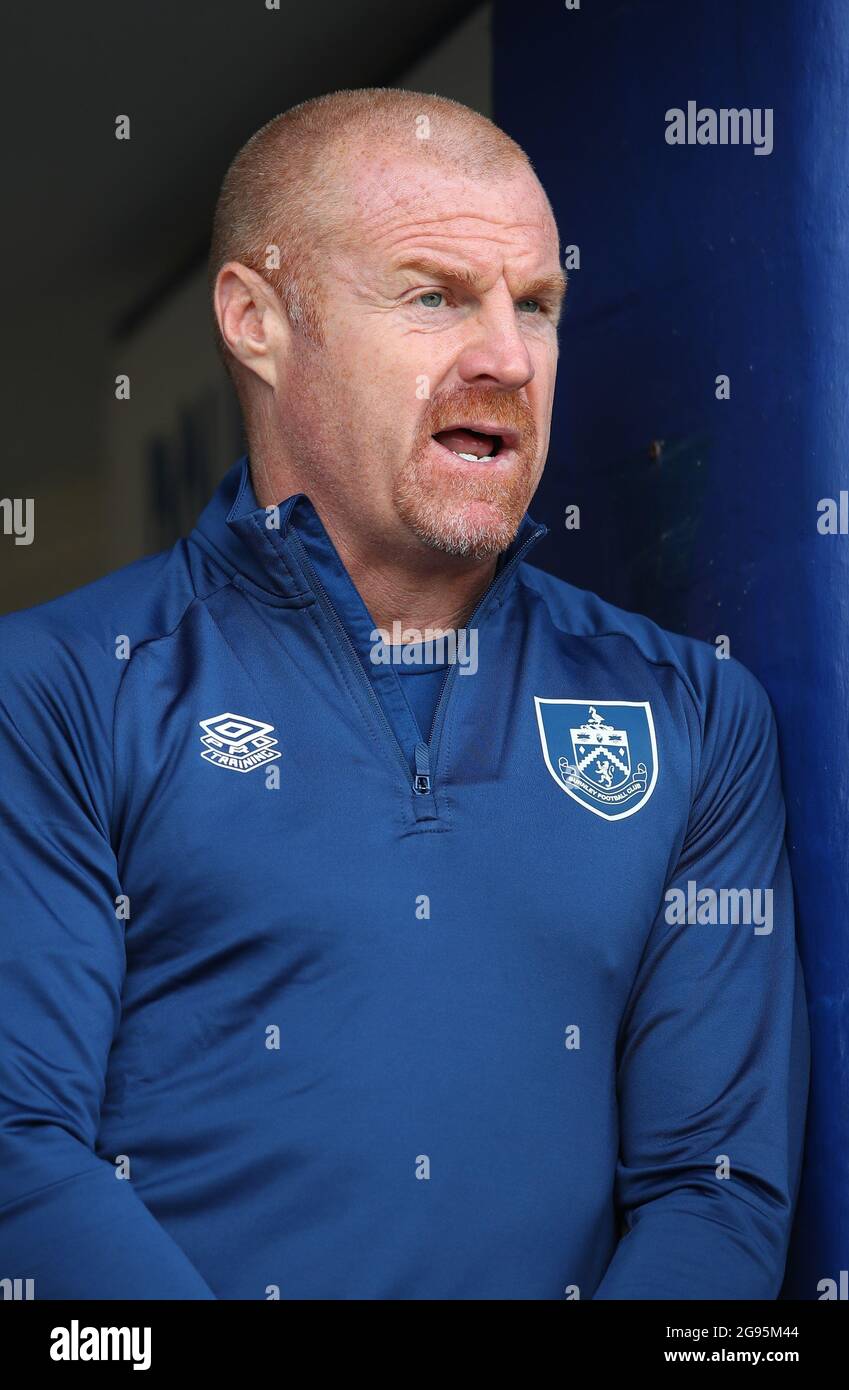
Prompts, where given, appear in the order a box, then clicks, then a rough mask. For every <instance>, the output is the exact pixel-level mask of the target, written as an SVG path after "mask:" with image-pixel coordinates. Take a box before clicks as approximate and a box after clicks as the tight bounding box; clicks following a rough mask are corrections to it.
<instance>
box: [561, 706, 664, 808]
mask: <svg viewBox="0 0 849 1390" xmlns="http://www.w3.org/2000/svg"><path fill="white" fill-rule="evenodd" d="M534 705H535V707H536V712H537V725H538V727H539V738H540V743H541V744H542V752H543V757H544V758H545V765H546V767H547V768H548V770H549V772H550V773H551V775H552V777H553V778H554V780H555V782H556V783H557V785H558V787H559V788H560V790H561V791H562V792H565V793H566V795H567V796H571V798H572V800H573V801H577V803H578V805H579V806H583V808H584V810H585V811H592V813H593V815H594V816H601V818H602V820H624V819H625V817H626V816H634V815H636V813H637V812H638V811H642V809H643V807H644V806H645V804H646V802H647V801H648V799H649V797H650V796H651V794H652V792H653V791H654V788H655V783H656V782H657V774H658V772H659V771H660V761H659V759H658V756H657V739H656V738H655V735H654V718H653V716H652V712H651V705H650V703H649V701H648V700H548V699H546V698H545V697H544V696H542V695H535V696H534ZM543 705H586V706H590V705H595V706H598V705H601V706H602V707H603V708H608V709H609V708H616V707H617V706H618V707H619V708H620V709H621V708H624V709H644V710H645V711H646V715H647V717H648V726H649V736H650V738H651V750H652V757H653V759H654V773H653V774H652V779H651V785H650V786H649V788H648V790H647V791H646V792H645V794H644V795H643V797H642V799H641V800H640V801H638V803H637V805H636V806H632V807H631V808H630V810H628V811H618V812H617V813H616V815H609V814H608V812H607V811H599V810H598V809H597V808H596V807H595V806H590V805H589V803H588V802H586V801H584V800H583V799H582V798H581V797H580V796H577V795H576V794H575V792H574V791H573V790H572V788H571V787H566V786H564V785H563V783H562V782H561V780H560V778H559V777H558V775H557V773H556V772H555V771H554V768H553V767H552V766H551V759H550V758H549V756H548V742H547V740H546V737H545V725H544V724H543V720H542V708H541V707H542V706H543Z"/></svg>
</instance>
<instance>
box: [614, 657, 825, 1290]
mask: <svg viewBox="0 0 849 1390" xmlns="http://www.w3.org/2000/svg"><path fill="white" fill-rule="evenodd" d="M712 660H715V658H712ZM720 665H722V666H726V669H725V670H724V671H722V672H721V674H720V673H719V672H717V675H716V677H715V681H716V684H715V686H714V690H713V696H712V698H711V699H710V700H708V701H707V702H706V705H707V709H706V713H705V715H704V731H703V736H702V755H701V759H700V768H699V772H698V774H697V783H699V784H700V785H698V786H697V791H696V795H695V797H694V799H693V802H692V806H691V813H690V817H689V822H688V827H687V832H686V836H685V839H684V843H683V846H682V849H681V853H680V856H679V859H678V863H677V865H676V867H675V870H674V873H673V875H672V877H671V879H670V881H669V883H668V885H667V891H666V892H665V893H664V899H663V902H662V904H661V906H660V908H659V910H658V913H657V916H656V918H655V920H654V922H653V924H652V927H651V930H650V933H649V936H648V939H647V942H646V946H645V949H644V951H643V955H642V959H641V961H640V964H639V967H638V971H637V975H636V978H635V981H634V985H633V988H632V990H631V993H630V996H629V999H628V1002H627V1005H626V1009H625V1012H624V1015H623V1019H622V1023H621V1027H620V1033H619V1039H618V1046H617V1093H618V1106H619V1120H620V1143H619V1160H618V1163H617V1169H616V1202H617V1207H618V1209H619V1214H620V1216H621V1218H622V1223H623V1227H624V1233H623V1235H622V1237H621V1239H620V1241H619V1243H618V1245H617V1247H616V1250H615V1251H614V1254H613V1258H612V1259H611V1261H610V1264H609V1265H608V1267H607V1270H606V1272H605V1274H604V1276H603V1278H602V1280H601V1282H600V1284H599V1286H598V1288H597V1289H596V1291H595V1294H594V1295H593V1297H594V1298H596V1299H775V1298H777V1297H778V1293H779V1290H780V1288H781V1283H782V1279H783V1274H784V1267H785V1262H786V1255H787V1244H788V1240H789V1234H790V1227H791V1220H792V1215H793V1208H794V1205H795V1201H796V1196H797V1192H798V1183H799V1174H800V1167H801V1152H802V1144H803V1134H804V1125H805V1111H806V1105H807V1094H808V1070H809V1049H810V1041H809V1028H808V1013H807V1005H806V1000H805V993H804V983H803V978H802V973H801V967H800V963H799V957H798V953H797V948H796V940H795V926H794V909H793V888H792V883H791V878H790V871H789V866H788V861H787V851H786V848H785V844H784V823H785V814H784V802H783V799H782V792H781V783H780V773H779V762H778V747H777V738H776V731H775V721H774V718H773V713H772V708H771V706H770V703H769V700H768V698H767V695H766V692H765V691H764V689H763V687H762V686H761V684H760V682H758V681H757V680H756V678H755V677H754V676H753V675H752V674H751V673H750V672H749V671H748V670H747V669H746V668H745V667H744V666H741V665H740V663H738V662H728V663H720ZM729 667H733V669H728V668H729ZM704 890H708V891H707V892H705V891H704ZM722 890H728V891H727V893H726V894H725V895H724V896H723V892H722ZM741 890H742V891H741ZM746 890H750V897H749V898H747V894H746ZM756 890H761V891H760V892H758V891H756ZM712 895H713V896H712ZM682 900H683V901H682ZM723 901H724V904H725V905H724V907H723ZM735 903H736V904H737V907H736V912H735V907H734V904H735ZM747 903H748V904H749V905H748V906H747ZM735 915H736V918H737V919H738V920H736V921H735ZM688 917H689V918H691V919H692V918H695V920H689V921H688V920H687V918H688Z"/></svg>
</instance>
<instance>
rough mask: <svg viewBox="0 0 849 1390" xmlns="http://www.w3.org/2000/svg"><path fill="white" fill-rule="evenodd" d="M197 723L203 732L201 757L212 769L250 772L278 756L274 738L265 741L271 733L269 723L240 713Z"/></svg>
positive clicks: (271, 727)
mask: <svg viewBox="0 0 849 1390" xmlns="http://www.w3.org/2000/svg"><path fill="white" fill-rule="evenodd" d="M199 722H200V727H201V728H202V729H203V731H204V736H203V738H202V739H201V743H202V744H204V745H205V747H204V751H203V752H202V753H201V757H202V758H206V761H207V762H208V763H214V764H215V766H216V767H229V768H230V770H231V771H232V772H253V770H254V768H255V767H262V765H263V763H270V762H273V760H274V759H275V758H279V757H280V754H279V753H278V752H276V751H275V750H276V745H277V739H276V738H269V734H273V733H274V725H273V724H261V723H260V722H259V720H258V719H246V718H245V716H244V715H242V714H216V715H214V716H213V718H212V719H201V720H200V721H199Z"/></svg>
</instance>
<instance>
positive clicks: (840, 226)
mask: <svg viewBox="0 0 849 1390" xmlns="http://www.w3.org/2000/svg"><path fill="white" fill-rule="evenodd" d="M493 46H494V90H495V119H496V121H497V122H498V124H500V125H502V126H503V127H504V128H505V129H506V130H507V131H509V133H510V134H511V135H513V136H514V138H515V139H517V140H518V141H519V143H520V144H521V145H522V146H523V147H524V148H525V149H526V150H527V152H528V154H529V155H530V157H531V159H532V160H533V162H534V165H535V167H536V169H537V172H538V174H539V176H540V178H541V180H542V182H543V184H544V186H545V188H546V190H547V192H548V195H549V197H550V199H551V201H552V204H553V206H554V211H555V215H556V217H557V220H558V224H559V227H560V233H561V242H562V245H563V246H564V247H565V246H567V245H569V244H576V245H577V246H578V247H579V248H580V254H581V268H580V270H574V271H572V272H570V281H571V284H570V289H569V294H568V296H567V303H568V308H567V311H566V315H565V318H564V322H563V329H562V335H561V356H560V367H559V377H558V393H557V403H556V408H555V420H554V426H553V430H552V444H551V452H550V455H549V462H548V467H547V470H546V475H545V477H544V479H543V483H542V485H541V488H540V491H539V492H538V494H537V497H536V500H535V502H534V505H533V507H532V508H531V510H532V512H533V514H534V515H535V516H538V517H539V518H540V519H541V520H544V521H546V522H548V524H549V525H550V526H551V527H552V534H551V536H550V537H549V538H547V539H546V541H545V542H544V543H543V544H544V546H546V547H547V549H546V550H545V551H544V553H543V546H540V548H539V550H538V552H537V557H538V558H535V563H539V564H541V565H544V566H545V567H546V568H548V569H551V570H553V571H554V572H556V573H558V574H561V575H563V576H564V577H565V578H567V579H569V580H570V581H571V582H572V583H575V584H578V585H579V586H581V587H583V588H589V589H593V590H595V591H596V592H597V593H599V594H601V595H602V596H603V597H605V598H608V599H610V600H612V601H613V602H614V603H618V604H620V605H621V606H623V607H625V608H631V609H636V610H638V611H641V612H644V613H647V614H649V615H650V616H651V617H653V618H654V619H655V620H656V621H658V622H660V623H661V624H662V625H663V626H665V627H668V628H672V629H673V630H675V631H679V632H687V633H691V634H693V635H694V636H697V637H701V638H704V639H705V640H707V641H709V642H714V641H715V639H716V638H717V636H718V635H719V634H722V633H724V634H727V635H728V636H729V638H730V641H731V652H732V654H733V655H734V656H736V657H738V658H739V660H741V661H742V662H744V663H745V664H746V665H747V666H749V667H750V668H751V669H752V670H753V671H754V672H755V673H756V674H757V675H758V676H759V678H760V679H761V680H762V681H763V683H764V685H765V686H766V688H767V690H768V692H769V694H770V696H771V698H772V701H773V706H774V708H775V711H776V716H777V719H778V725H779V732H780V740H781V754H782V765H783V769H784V784H785V795H786V800H787V812H788V834H787V838H788V845H789V847H790V854H791V864H792V869H793V878H794V883H795V888H796V900H797V920H798V934H799V946H800V952H801V955H802V961H803V967H804V972H805V979H806V984H807V991H808V999H809V1008H810V1014H811V1028H812V1045H813V1075H812V1090H811V1101H810V1106H809V1125H808V1140H807V1157H806V1164H805V1170H804V1174H803V1180H802V1189H801V1193H800V1199H799V1209H798V1215H797V1221H796V1229H795V1232H794V1237H793V1241H792V1243H791V1254H790V1259H789V1262H788V1271H787V1280H786V1283H785V1290H784V1293H785V1296H789V1297H794V1298H806V1299H810V1298H817V1297H818V1296H819V1295H818V1292H817V1283H818V1281H819V1280H820V1279H823V1278H827V1277H830V1278H834V1279H837V1278H838V1276H839V1271H840V1270H841V1269H846V1268H849V809H847V808H849V536H847V535H821V534H819V532H818V530H817V522H818V520H819V517H820V513H819V512H818V510H817V504H818V503H819V501H820V499H822V498H826V497H830V498H834V499H838V498H839V494H840V491H841V490H845V489H847V488H849V170H848V169H847V166H849V4H846V3H845V0H843V3H840V0H820V3H817V4H816V5H814V4H806V3H800V0H796V3H792V4H791V3H785V0H769V3H759V0H748V3H746V0H710V2H709V0H688V3H687V4H681V3H680V0H654V2H653V0H642V3H640V0H636V2H635V3H621V0H616V2H614V0H583V3H582V8H581V9H580V10H577V11H570V10H567V9H566V8H565V6H564V5H563V4H562V3H558V0H527V2H526V3H522V4H516V3H515V0H496V5H495V13H494V29H493ZM689 100H694V101H696V102H698V104H699V106H700V107H713V108H715V109H719V108H721V107H737V108H740V107H750V108H754V107H760V108H766V107H771V108H773V111H774V118H773V124H774V133H773V140H774V148H773V152H772V153H771V154H769V155H756V154H755V153H754V149H753V147H751V146H744V145H739V146H736V147H735V146H731V145H726V146H721V145H716V146H709V145H705V146H699V145H683V146H671V145H668V144H667V143H666V141H665V131H666V122H665V113H666V111H667V110H668V109H670V108H672V107H681V108H685V109H686V106H687V102H688V101H689ZM720 373H725V374H727V375H728V376H730V379H731V381H730V386H731V396H730V399H729V400H725V401H722V400H717V399H716V395H715V390H716V386H715V379H716V377H717V375H719V374H720ZM570 503H578V504H579V506H580V508H581V529H580V531H571V530H567V529H565V527H564V522H563V516H564V508H565V507H566V506H567V505H568V504H570Z"/></svg>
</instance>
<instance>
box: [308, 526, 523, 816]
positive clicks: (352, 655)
mask: <svg viewBox="0 0 849 1390" xmlns="http://www.w3.org/2000/svg"><path fill="white" fill-rule="evenodd" d="M546 530H547V527H546V526H545V525H542V524H541V525H539V526H538V527H537V528H536V530H535V531H532V532H531V534H530V535H529V536H528V538H527V540H526V541H525V542H524V544H523V545H522V546H521V547H520V548H519V549H518V550H517V551H516V554H515V555H513V556H512V558H511V559H510V560H509V561H508V563H507V564H506V565H505V566H504V568H503V570H502V571H501V573H500V574H499V575H498V577H497V578H496V579H494V580H493V582H492V583H491V584H490V586H489V588H488V589H487V590H486V591H485V593H484V594H483V595H482V596H481V598H480V599H479V600H478V603H477V605H476V607H475V610H474V612H473V613H472V615H471V617H470V618H469V621H468V623H467V624H466V626H467V627H472V626H473V625H474V623H475V621H476V620H477V619H479V618H480V616H481V614H482V612H483V609H484V608H485V607H486V605H487V604H488V603H489V602H490V601H491V599H492V598H493V597H494V596H495V594H497V593H498V591H499V589H501V588H502V587H503V586H504V584H505V583H506V581H507V579H508V578H509V576H510V575H511V574H512V573H513V571H514V570H515V568H516V566H517V565H518V564H520V562H521V561H522V559H523V558H524V556H525V555H526V554H527V552H528V551H529V550H530V548H531V546H532V545H535V544H536V542H537V541H538V540H539V539H540V538H541V537H542V536H544V535H545V533H546ZM289 534H290V535H291V536H292V539H293V540H294V543H295V548H296V550H297V552H298V557H299V559H300V561H301V564H302V565H303V568H304V570H305V571H306V573H307V576H308V578H309V581H310V584H311V586H312V588H313V590H314V592H315V594H316V597H317V598H318V601H319V603H320V604H321V606H322V608H323V609H324V612H325V614H326V616H327V617H328V618H329V619H330V622H331V623H332V625H333V628H334V630H335V631H336V632H337V633H338V635H339V637H340V638H341V640H342V645H343V647H344V649H345V650H346V652H347V654H348V659H349V661H350V662H352V663H353V665H354V666H355V667H356V670H357V675H358V677H359V679H360V683H361V684H362V683H363V682H365V685H366V688H367V690H368V694H369V698H370V699H371V702H372V704H373V705H374V707H375V709H376V711H377V715H378V718H379V721H380V723H381V725H382V726H383V728H384V730H385V732H386V734H387V737H388V739H389V742H390V744H391V746H392V748H393V749H394V750H395V755H396V757H397V759H398V761H399V762H400V764H401V768H402V770H403V774H404V781H405V783H406V784H407V785H408V786H409V785H410V765H409V763H408V762H407V755H406V754H405V752H404V750H403V748H402V747H401V745H400V743H399V742H398V739H397V737H396V734H395V730H394V729H393V727H392V725H391V724H390V722H389V719H388V718H387V716H386V711H385V710H384V708H383V705H382V704H381V702H380V698H379V696H378V694H377V692H376V690H375V688H374V686H373V685H372V683H371V681H370V680H369V678H368V676H367V674H366V672H365V671H364V670H363V667H362V662H361V661H360V658H359V656H358V655H357V651H356V649H355V647H354V644H353V642H352V641H351V639H350V637H349V636H348V633H347V630H346V628H345V625H344V623H343V622H342V620H341V618H340V617H339V614H338V613H337V612H336V609H335V608H334V607H333V604H332V602H331V600H330V596H329V595H328V593H327V590H326V589H325V587H324V585H323V584H322V582H321V580H320V579H319V577H318V575H317V574H316V572H315V569H314V567H313V564H312V561H311V560H310V558H309V556H308V554H307V550H306V546H305V545H304V543H303V541H302V540H301V538H300V536H299V535H298V533H297V530H296V529H295V527H294V526H293V527H291V528H290V532H289ZM456 676H457V662H456V661H455V662H454V663H453V664H452V665H451V667H450V668H449V670H448V671H447V672H446V674H445V679H444V681H443V682H442V688H441V690H440V692H439V699H438V700H437V702H436V709H435V710H434V713H433V720H432V722H431V726H430V736H429V739H428V742H427V743H424V742H420V743H417V744H416V748H415V754H414V758H415V772H414V774H413V779H412V789H413V792H414V810H415V815H416V819H417V820H436V819H437V811H436V802H435V800H434V793H433V771H432V768H433V764H434V763H435V761H436V754H437V753H438V751H439V740H440V739H441V737H442V729H443V726H444V724H445V713H446V709H447V705H448V697H449V695H450V692H451V689H452V688H453V684H454V680H455V679H456Z"/></svg>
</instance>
